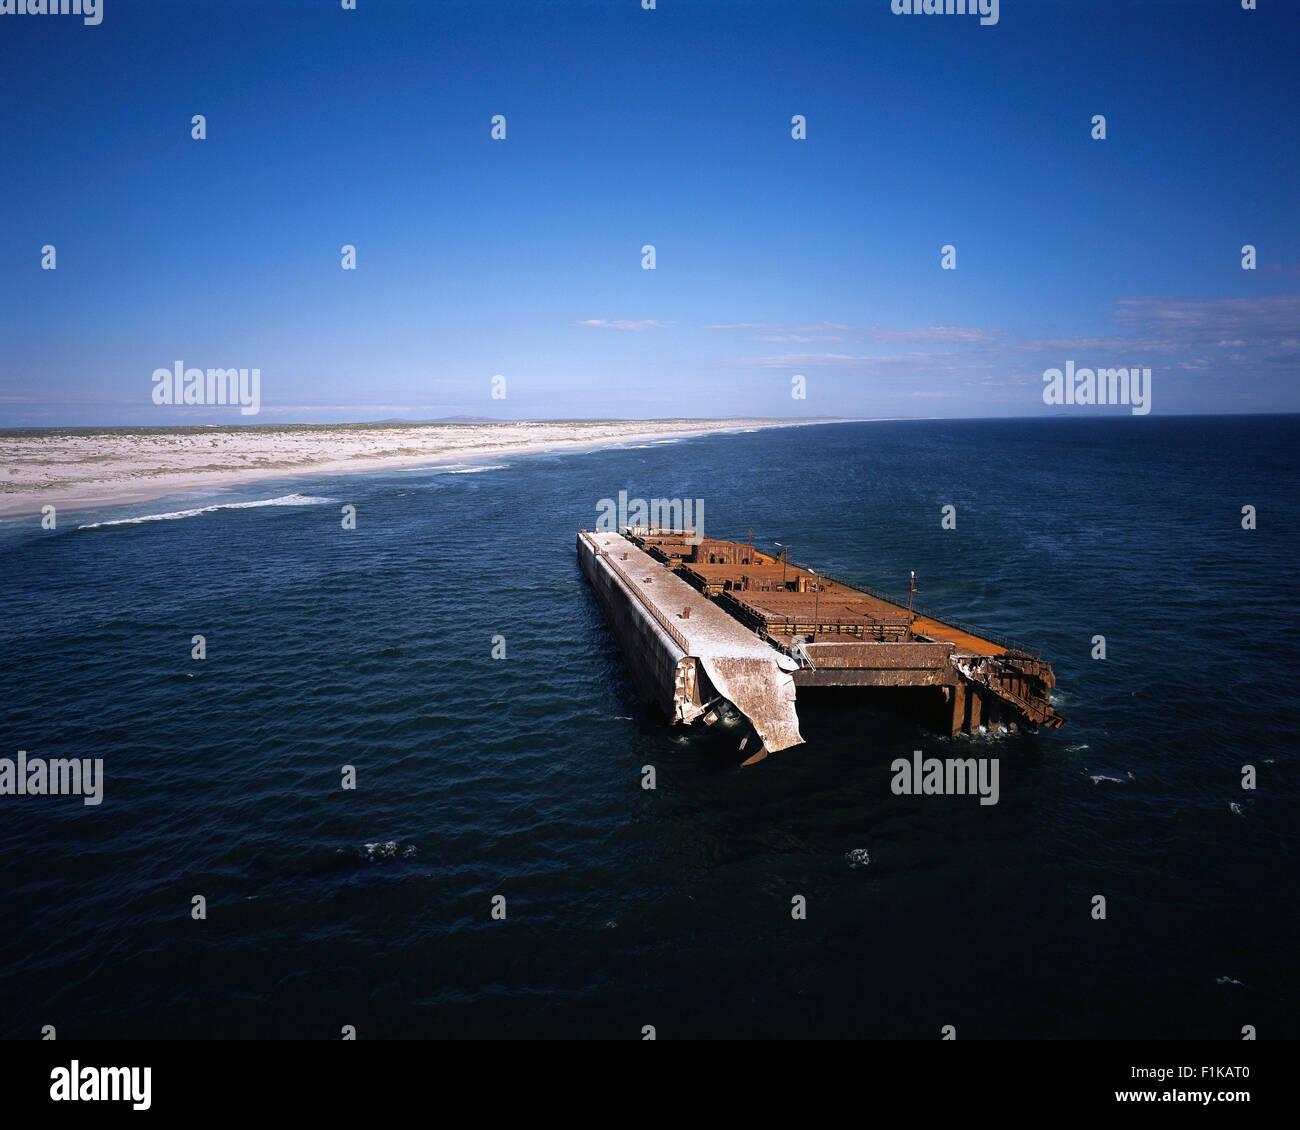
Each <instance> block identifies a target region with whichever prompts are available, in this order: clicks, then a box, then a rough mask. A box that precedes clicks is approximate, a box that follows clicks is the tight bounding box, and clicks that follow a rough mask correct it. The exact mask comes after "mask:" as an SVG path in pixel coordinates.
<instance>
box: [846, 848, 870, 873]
mask: <svg viewBox="0 0 1300 1130" xmlns="http://www.w3.org/2000/svg"><path fill="white" fill-rule="evenodd" d="M844 858H845V860H846V861H847V863H848V865H849V866H850V867H852V868H854V869H855V870H856V869H857V868H859V867H866V865H867V864H868V863H870V862H871V853H870V852H869V851H867V849H866V848H854V849H853V850H852V851H849V852H845V853H844Z"/></svg>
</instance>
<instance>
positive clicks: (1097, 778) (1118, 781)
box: [1088, 773, 1124, 785]
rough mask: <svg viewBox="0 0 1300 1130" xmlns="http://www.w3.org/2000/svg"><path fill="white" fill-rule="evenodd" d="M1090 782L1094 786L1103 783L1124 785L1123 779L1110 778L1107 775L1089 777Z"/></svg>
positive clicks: (1099, 774) (1097, 774)
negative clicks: (1109, 782)
mask: <svg viewBox="0 0 1300 1130" xmlns="http://www.w3.org/2000/svg"><path fill="white" fill-rule="evenodd" d="M1088 780H1090V781H1091V782H1092V783H1093V784H1094V785H1096V784H1099V783H1100V782H1102V781H1114V782H1115V784H1117V785H1122V784H1123V783H1124V778H1123V777H1108V776H1106V774H1105V773H1093V774H1091V775H1090V776H1089V777H1088Z"/></svg>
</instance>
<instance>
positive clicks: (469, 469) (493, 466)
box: [447, 463, 510, 475]
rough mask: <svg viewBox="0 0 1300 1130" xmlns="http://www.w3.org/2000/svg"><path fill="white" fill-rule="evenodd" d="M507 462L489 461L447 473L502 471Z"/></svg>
mask: <svg viewBox="0 0 1300 1130" xmlns="http://www.w3.org/2000/svg"><path fill="white" fill-rule="evenodd" d="M509 466H510V464H509V463H490V464H488V466H486V467H465V468H463V469H461V470H459V471H448V472H447V474H449V475H477V474H478V473H479V472H480V471H504V470H505V469H506V468H507V467H509Z"/></svg>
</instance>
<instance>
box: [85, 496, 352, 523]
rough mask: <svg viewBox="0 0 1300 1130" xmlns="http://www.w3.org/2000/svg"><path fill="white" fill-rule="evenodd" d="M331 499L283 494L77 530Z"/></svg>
mask: <svg viewBox="0 0 1300 1130" xmlns="http://www.w3.org/2000/svg"><path fill="white" fill-rule="evenodd" d="M334 501H335V499H332V498H316V497H315V496H314V495H310V494H283V495H281V496H280V497H279V498H263V499H259V500H257V501H255V502H219V503H216V504H215V505H213V506H196V507H194V508H193V509H192V510H171V511H168V512H167V513H166V514H142V515H140V517H138V518H115V519H114V520H112V521H111V522H91V523H89V524H88V525H85V526H78V527H77V529H79V530H99V529H103V528H105V527H107V526H136V525H139V524H140V523H141V522H173V521H175V520H176V519H178V518H193V517H194V516H195V515H197V514H211V513H212V512H213V511H214V510H253V509H256V508H258V507H261V506H321V505H323V504H324V503H327V502H334Z"/></svg>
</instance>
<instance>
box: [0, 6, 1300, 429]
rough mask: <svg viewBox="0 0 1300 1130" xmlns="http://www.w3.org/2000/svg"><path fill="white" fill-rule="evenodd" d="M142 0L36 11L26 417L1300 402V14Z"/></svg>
mask: <svg viewBox="0 0 1300 1130" xmlns="http://www.w3.org/2000/svg"><path fill="white" fill-rule="evenodd" d="M102 3H103V21H102V23H101V24H100V25H98V26H93V27H88V26H85V25H84V24H83V23H82V21H81V20H80V19H78V18H76V17H74V16H32V15H12V16H11V15H0V62H2V64H3V65H2V66H0V95H2V97H0V168H3V170H4V173H3V177H0V310H3V314H2V315H0V426H7V427H18V426H54V425H97V424H121V425H159V424H173V423H186V422H190V423H198V422H222V421H226V422H240V423H251V422H256V423H266V424H274V423H284V422H299V421H301V422H318V421H320V422H325V421H344V420H374V419H385V418H394V417H397V418H410V419H428V418H436V417H440V416H447V415H456V414H467V415H482V416H491V417H499V418H553V417H610V416H614V417H633V418H641V417H662V416H672V417H676V416H732V415H766V416H795V415H807V416H872V417H874V416H945V417H975V416H1022V415H1040V414H1047V413H1051V412H1054V411H1055V412H1059V411H1062V409H1051V408H1048V407H1047V406H1046V405H1044V403H1043V398H1042V387H1043V381H1042V373H1043V370H1044V368H1046V367H1049V366H1058V367H1059V366H1063V365H1064V364H1065V362H1066V361H1070V360H1072V361H1074V362H1075V364H1076V365H1078V366H1088V365H1098V366H1111V365H1117V366H1125V365H1132V366H1138V365H1141V366H1149V367H1150V368H1151V369H1152V372H1153V377H1152V386H1153V387H1152V404H1153V407H1152V411H1153V413H1154V414H1169V413H1188V412H1193V413H1194V412H1247V411H1297V410H1300V395H1297V387H1296V386H1297V372H1298V370H1300V340H1298V339H1300V219H1298V218H1297V199H1298V198H1300V193H1298V192H1297V184H1300V176H1298V174H1300V168H1297V165H1298V164H1300V162H1298V161H1297V155H1298V153H1300V141H1298V140H1297V128H1296V124H1295V123H1296V115H1297V110H1298V109H1300V98H1298V97H1297V84H1298V83H1300V79H1297V75H1296V67H1295V65H1294V45H1295V43H1296V42H1297V31H1300V6H1297V5H1295V4H1292V3H1287V4H1283V3H1281V2H1280V0H1261V8H1262V10H1260V11H1242V10H1240V6H1239V4H1238V3H1237V2H1236V0H1212V2H1205V3H1199V2H1191V0H1187V2H1182V3H1176V2H1164V3H1143V2H1141V0H1125V2H1123V3H1099V2H1095V0H1052V2H1050V3H1049V2H1046V0H1003V2H1002V4H1001V5H1000V12H999V20H998V23H997V24H996V25H995V26H981V25H980V24H979V22H978V18H977V17H968V16H956V15H953V16H943V15H941V16H924V15H923V16H896V15H894V14H893V13H892V12H891V10H890V0H845V2H838V3H821V2H817V0H799V2H794V0H786V2H768V0H746V2H744V3H727V2H720V0H659V3H658V6H657V8H656V10H654V11H644V10H642V8H641V6H640V0H599V2H595V0H591V2H582V0H528V2H511V0H496V2H489V0H483V2H476V3H471V2H469V0H464V2H461V0H429V2H423V3H415V2H408V3H398V2H386V0H358V5H357V10H356V11H344V10H343V9H342V8H341V5H340V4H339V3H338V0H282V2H277V3H251V2H248V3H245V2H239V0H222V2H217V0H210V2H203V0H191V2H189V3H184V4H177V3H169V4H161V3H144V2H134V0H102ZM194 114H204V115H205V116H206V118H207V132H208V137H207V140H204V141H195V140H193V139H192V138H191V136H190V129H191V127H190V121H191V117H192V116H193V115H194ZM494 114H504V115H505V116H506V122H507V137H506V140H505V141H494V140H492V139H491V137H490V129H491V125H490V120H491V118H492V116H493V115H494ZM795 114H803V115H805V117H806V119H807V134H808V136H807V140H804V141H796V140H793V139H792V138H791V124H790V123H791V117H792V116H793V115H795ZM1094 114H1104V115H1105V116H1106V119H1107V139H1106V140H1105V141H1095V140H1093V139H1092V138H1091V136H1090V133H1091V119H1092V116H1093V115H1094ZM1246 243H1251V244H1254V245H1255V246H1256V247H1257V248H1258V269H1257V270H1255V271H1249V272H1248V271H1243V270H1242V269H1241V247H1242V245H1243V244H1246ZM46 244H52V245H54V246H55V247H56V249H57V252H56V253H57V269H56V270H54V271H46V270H42V269H41V248H42V247H43V246H44V245H46ZM344 244H352V245H354V246H355V247H356V248H357V261H358V269H357V270H356V271H343V270H342V269H341V268H340V248H341V247H342V245H344ZM644 244H653V245H654V246H655V248H656V269H655V270H653V271H647V270H643V269H642V268H641V247H642V245H644ZM945 244H951V245H953V246H955V247H956V249H957V269H956V270H955V271H944V270H941V269H940V248H941V247H942V246H944V245H945ZM177 359H181V360H183V361H184V362H185V364H186V365H187V366H191V365H193V366H198V367H210V366H219V367H227V366H229V367H248V368H251V367H258V368H259V369H260V370H261V401H262V408H261V412H260V414H259V415H258V416H257V417H255V418H249V417H246V416H243V417H241V416H240V414H239V413H238V411H237V410H235V409H231V408H225V407H212V408H206V407H190V408H177V407H166V406H159V405H156V404H154V403H153V400H152V398H151V395H150V394H151V390H152V388H153V385H152V381H151V374H152V373H153V371H154V370H155V369H157V368H159V367H167V368H170V367H171V366H172V365H173V363H174V362H175V361H176V360H177ZM496 374H501V375H504V376H505V377H506V392H507V395H506V398H505V399H504V400H499V399H493V398H492V397H491V378H492V377H493V376H494V375H496ZM795 375H802V376H804V377H805V379H806V391H807V395H806V398H805V399H802V400H797V399H793V398H792V397H791V387H792V385H791V378H792V377H793V376H795ZM1069 410H1070V409H1065V411H1069ZM1109 410H1115V411H1127V409H1123V408H1120V409H1109ZM1074 411H1076V412H1077V411H1078V409H1074ZM1092 411H1106V410H1103V409H1092Z"/></svg>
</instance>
